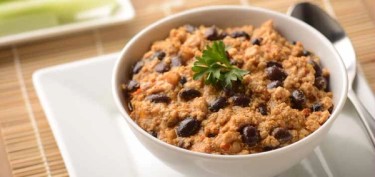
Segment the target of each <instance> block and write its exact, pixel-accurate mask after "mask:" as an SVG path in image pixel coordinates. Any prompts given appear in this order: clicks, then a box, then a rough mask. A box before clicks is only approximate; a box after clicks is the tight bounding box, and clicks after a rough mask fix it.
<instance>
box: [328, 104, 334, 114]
mask: <svg viewBox="0 0 375 177" xmlns="http://www.w3.org/2000/svg"><path fill="white" fill-rule="evenodd" d="M333 107H334V106H333V105H332V106H331V107H329V108H328V112H329V113H330V114H332V111H333Z"/></svg>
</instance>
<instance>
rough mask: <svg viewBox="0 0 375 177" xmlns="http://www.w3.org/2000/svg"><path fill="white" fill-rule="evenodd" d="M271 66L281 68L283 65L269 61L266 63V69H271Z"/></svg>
mask: <svg viewBox="0 0 375 177" xmlns="http://www.w3.org/2000/svg"><path fill="white" fill-rule="evenodd" d="M271 66H277V67H279V68H283V65H282V64H281V63H279V62H276V61H269V62H267V68H269V67H271Z"/></svg>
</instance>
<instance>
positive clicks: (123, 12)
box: [0, 0, 135, 46]
mask: <svg viewBox="0 0 375 177" xmlns="http://www.w3.org/2000/svg"><path fill="white" fill-rule="evenodd" d="M117 1H118V4H119V7H118V9H116V11H115V12H114V14H112V15H110V16H108V17H103V18H98V19H90V20H84V21H77V22H73V23H68V24H62V25H58V26H54V27H49V28H41V29H37V30H33V31H29V32H23V33H18V34H11V35H7V36H1V37H0V46H4V45H10V44H17V43H21V42H25V41H31V40H36V39H42V38H47V37H52V36H57V35H62V34H65V33H71V32H76V31H82V30H86V29H95V28H99V27H103V26H107V25H116V24H120V23H123V22H126V21H129V20H131V19H133V18H134V15H135V12H134V8H133V6H132V4H131V2H130V0H117Z"/></svg>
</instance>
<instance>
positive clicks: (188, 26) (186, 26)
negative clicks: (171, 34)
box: [185, 24, 197, 33]
mask: <svg viewBox="0 0 375 177" xmlns="http://www.w3.org/2000/svg"><path fill="white" fill-rule="evenodd" d="M185 30H186V31H187V32H188V33H194V31H195V30H197V28H196V27H195V26H193V25H190V24H187V25H185Z"/></svg>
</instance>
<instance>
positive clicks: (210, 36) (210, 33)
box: [204, 26, 219, 41]
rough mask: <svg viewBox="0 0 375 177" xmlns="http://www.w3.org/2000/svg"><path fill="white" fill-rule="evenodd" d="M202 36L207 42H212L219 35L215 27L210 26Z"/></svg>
mask: <svg viewBox="0 0 375 177" xmlns="http://www.w3.org/2000/svg"><path fill="white" fill-rule="evenodd" d="M204 36H205V37H206V39H207V40H210V41H213V40H217V38H218V36H219V35H218V32H217V29H216V27H214V26H212V27H210V28H207V29H206V31H205V32H204Z"/></svg>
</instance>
